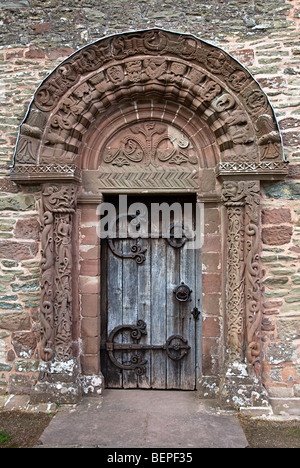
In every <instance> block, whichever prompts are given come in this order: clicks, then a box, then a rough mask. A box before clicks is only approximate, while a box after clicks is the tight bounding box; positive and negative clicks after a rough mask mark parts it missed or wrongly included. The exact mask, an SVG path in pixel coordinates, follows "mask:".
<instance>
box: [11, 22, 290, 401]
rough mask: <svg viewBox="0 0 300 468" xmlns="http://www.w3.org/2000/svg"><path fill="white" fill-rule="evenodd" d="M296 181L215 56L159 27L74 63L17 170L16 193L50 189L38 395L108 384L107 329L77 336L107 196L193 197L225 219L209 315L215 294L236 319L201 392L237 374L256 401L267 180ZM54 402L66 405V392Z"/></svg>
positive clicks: (239, 74) (63, 67)
mask: <svg viewBox="0 0 300 468" xmlns="http://www.w3.org/2000/svg"><path fill="white" fill-rule="evenodd" d="M285 174H286V162H285V160H284V154H283V147H282V143H281V136H280V132H279V129H278V125H277V121H276V117H275V114H274V111H273V109H272V107H271V105H270V103H269V100H268V98H267V96H266V95H265V93H264V92H263V91H262V89H261V87H260V86H259V84H258V83H257V82H256V81H255V80H254V78H253V77H252V76H251V74H250V73H249V72H248V71H247V70H246V69H245V68H244V67H243V66H242V65H241V64H240V63H239V62H237V61H236V60H235V59H233V57H231V56H230V55H229V54H227V53H226V52H224V51H223V50H221V49H219V48H217V47H216V46H213V45H210V44H208V43H206V42H204V41H202V40H201V39H199V38H196V37H194V36H192V35H186V34H179V33H173V32H169V31H164V30H161V29H151V30H146V31H136V32H127V33H124V34H117V35H114V36H111V37H106V38H103V39H101V40H99V41H96V42H95V43H93V44H90V45H88V46H86V47H84V48H83V49H81V50H79V51H78V52H76V53H74V54H73V55H71V56H70V57H69V58H68V59H66V60H64V61H63V62H62V63H61V64H60V65H59V66H58V67H57V68H56V69H55V70H54V71H53V72H52V73H51V74H50V75H49V76H48V77H47V78H46V79H45V80H44V81H43V83H42V84H41V85H40V87H39V88H38V89H37V91H36V92H35V94H34V97H33V100H32V102H31V104H30V107H29V109H28V112H27V114H26V117H25V119H24V121H23V123H22V125H21V126H20V131H19V136H18V141H17V145H16V149H15V155H14V163H13V167H12V171H11V177H12V179H13V180H15V181H16V182H18V183H24V184H28V183H32V184H36V183H39V184H41V185H42V198H43V210H42V237H41V243H42V263H41V288H42V294H41V328H42V340H41V347H40V350H41V361H42V364H41V368H42V370H43V376H45V375H48V376H50V377H49V378H48V380H47V379H44V380H43V381H41V383H40V387H39V388H37V395H39V392H41V393H43V395H44V396H43V398H45V394H47V392H48V394H49V398H53V392H54V387H55V385H53V382H54V381H55V379H54V377H53V376H54V375H55V376H56V379H57V381H58V382H59V385H60V387H59V388H60V389H61V383H62V382H64V383H65V387H67V386H68V385H69V383H70V379H69V378H66V376H65V373H68V375H70V373H71V374H72V379H73V380H72V379H71V380H72V381H73V383H74V388H75V387H76V389H75V390H74V394H76V395H77V394H78V393H79V392H80V391H79V387H80V386H81V385H82V382H83V381H84V380H85V381H86V382H87V381H88V384H87V385H86V387H88V388H89V389H91V388H96V387H97V384H92V383H91V382H92V381H93V382H95V376H96V375H100V374H101V369H100V364H99V350H100V329H99V330H98V331H97V334H95V335H93V336H92V337H91V336H83V335H82V334H81V331H80V330H82V329H84V327H83V326H81V327H80V326H79V325H78V324H79V323H80V320H82V323H84V320H85V315H84V310H83V309H84V307H86V308H87V309H88V308H89V307H90V305H91V303H93V304H95V303H96V302H97V301H98V302H99V294H100V292H99V284H98V283H96V282H95V281H94V282H90V283H89V281H88V280H86V278H88V275H87V274H82V273H80V271H81V270H78V268H77V267H78V265H77V264H76V261H77V260H76V258H77V257H76V252H78V249H80V241H79V235H78V225H79V224H80V220H79V221H78V219H79V218H80V215H81V214H82V213H84V210H86V212H89V214H90V215H91V212H92V211H94V212H95V210H94V207H95V203H99V202H101V200H102V197H103V196H104V197H105V195H109V194H120V193H124V194H134V193H135V194H137V193H138V194H144V193H147V194H194V196H196V197H197V201H198V203H204V206H205V207H206V208H205V209H207V213H208V214H209V216H214V222H215V223H216V225H217V229H218V236H217V237H218V238H217V244H218V245H219V247H218V249H217V250H214V248H215V247H213V249H212V250H208V251H206V252H205V253H206V254H212V255H214V258H216V254H217V256H218V258H219V265H221V269H220V268H219V269H218V274H217V275H215V276H213V275H212V277H211V278H210V281H208V275H209V274H210V273H211V272H210V273H208V274H207V276H205V273H206V272H204V273H203V272H202V273H203V275H204V276H203V281H202V284H203V291H202V294H203V295H204V296H209V298H210V300H211V302H210V303H211V304H212V302H213V300H212V295H213V294H214V301H215V303H217V299H218V304H220V301H221V302H222V304H223V305H222V307H223V308H224V314H223V317H222V320H223V322H222V327H220V330H219V338H218V339H219V344H218V346H219V347H218V352H217V353H216V354H218V355H221V354H222V358H221V357H220V361H219V362H218V363H217V365H214V371H212V367H213V366H211V367H210V369H209V371H208V372H207V374H205V372H202V375H201V376H198V378H199V382H200V380H201V385H202V387H203V388H206V389H208V388H209V387H212V385H211V382H212V380H213V381H214V386H216V382H217V381H220V376H225V378H224V379H223V389H222V391H221V389H219V390H220V394H222V395H225V396H226V397H225V399H226V401H227V400H228V401H233V400H232V397H233V393H232V392H236V391H237V390H236V385H239V386H242V385H244V386H246V387H247V392H248V396H247V399H248V400H247V401H252V400H251V393H252V392H253V390H254V389H255V391H260V390H259V389H261V387H260V385H261V380H260V379H261V359H260V356H261V333H260V329H261V314H262V312H261V299H260V297H261V291H262V288H261V284H260V278H261V273H260V266H259V249H260V229H259V222H260V221H259V220H260V211H259V204H260V181H264V180H273V179H278V178H281V177H283V176H284V175H285ZM221 213H222V217H221ZM216 219H217V220H218V221H216ZM221 219H222V222H221ZM92 221H93V222H96V218H94V219H93V220H91V218H90V219H89V222H92ZM210 234H211V232H210V231H209V230H208V232H207V236H208V237H207V242H208V243H209V242H211V244H212V241H213V240H216V235H215V233H214V236H215V237H214V239H213V238H209V235H210ZM85 244H86V242H85ZM93 245H94V247H95V249H96V250H95V251H94V255H95V257H94V258H90V259H88V260H89V261H95V263H99V258H100V243H99V239H97V237H96V236H94V240H93V241H90V244H89V246H91V247H93ZM74 252H75V257H74ZM77 256H78V254H77ZM74 258H75V261H74ZM211 258H212V257H211ZM212 264H213V263H212ZM89 265H90V264H89ZM80 268H81V267H80ZM86 270H87V267H86ZM86 270H85V271H86ZM99 276H100V274H99V271H98V270H97V274H95V275H94V277H99ZM216 278H217V281H216V282H217V283H218V288H219V289H218V290H215V289H212V284H211V282H212V281H213V280H215V279H216ZM204 280H205V281H204ZM78 284H79V286H78ZM91 285H92V286H91ZM90 288H93V289H92V290H91V289H90ZM205 288H207V289H205ZM91 292H92V296H93V298H92V299H91ZM206 298H207V297H206ZM93 301H94V302H93ZM207 303H208V301H207ZM94 318H95V323H98V322H99V320H98V318H97V317H94ZM97 320H98V322H97ZM86 322H87V320H86ZM74 323H76V327H75V326H74ZM97 327H98V328H99V325H97ZM74 328H76V329H74ZM222 330H224V333H223V331H222ZM93 333H94V331H93ZM87 335H88V333H87ZM96 335H97V339H96V341H95V338H96ZM223 336H225V339H224V340H223V338H222V337H223ZM204 337H205V335H204ZM90 338H92V339H90ZM208 338H210V336H208ZM79 342H80V345H79ZM95 342H96V345H95ZM74 343H75V345H74ZM82 343H83V346H82ZM220 343H222V352H221V351H220ZM94 346H96V349H97V350H98V351H97V352H95V351H94V352H93V353H92V351H91V350H92V349H94ZM92 354H93V359H94V360H93V359H90V356H91V355H92ZM208 355H209V353H208ZM208 357H210V356H208ZM221 361H222V362H221ZM62 363H68V365H69V367H68V366H66V365H62ZM95 363H96V364H95ZM241 368H242V369H243V372H244V370H245V369H246V371H245V372H246V373H244V374H243V372H242V373H241ZM65 369H66V370H65ZM84 369H85V370H84ZM216 369H217V370H216ZM228 369H230V371H229V372H228ZM64 372H65V373H64ZM239 372H240V373H241V374H239ZM242 375H247V379H244V381H243V379H242V378H241V376H242ZM93 379H94V380H93ZM96 381H97V379H96ZM98 383H99V381H98ZM99 386H100V387H101V383H100V384H99ZM55 392H56V393H58V394H59V395H60V398H62V392H59V391H58V385H56V389H55ZM203 393H205V392H203ZM51 395H52V396H51ZM249 395H250V396H249ZM244 404H247V403H245V401H244Z"/></svg>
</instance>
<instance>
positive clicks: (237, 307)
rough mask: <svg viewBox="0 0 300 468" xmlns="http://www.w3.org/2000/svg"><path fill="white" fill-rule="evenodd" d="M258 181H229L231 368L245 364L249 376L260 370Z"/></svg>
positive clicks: (226, 190) (226, 189)
mask: <svg viewBox="0 0 300 468" xmlns="http://www.w3.org/2000/svg"><path fill="white" fill-rule="evenodd" d="M259 192H260V183H259V181H246V182H244V181H239V182H235V181H233V182H231V181H226V182H224V184H223V192H222V200H223V202H224V205H225V206H226V208H227V218H228V223H227V225H228V233H227V284H226V295H227V301H226V302H227V310H226V319H227V328H228V335H227V336H228V342H227V346H228V361H229V362H228V365H229V366H230V365H232V364H233V363H234V362H244V360H245V359H246V362H247V366H248V371H249V375H250V374H251V373H252V370H254V372H255V375H256V376H258V375H259V374H260V371H261V341H260V329H261V313H262V312H261V289H262V288H261V284H260V283H261V272H260V266H259V240H260V239H259V218H260V216H259V213H260V206H259V202H260V196H259Z"/></svg>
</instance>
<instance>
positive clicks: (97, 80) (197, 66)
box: [12, 29, 283, 180]
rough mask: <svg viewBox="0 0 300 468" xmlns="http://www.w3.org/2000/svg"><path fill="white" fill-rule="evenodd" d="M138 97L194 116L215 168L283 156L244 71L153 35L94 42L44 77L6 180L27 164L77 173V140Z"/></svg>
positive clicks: (213, 53)
mask: <svg viewBox="0 0 300 468" xmlns="http://www.w3.org/2000/svg"><path fill="white" fill-rule="evenodd" d="M139 99H142V100H143V102H145V100H147V99H148V100H149V102H150V101H153V100H157V101H159V102H161V101H162V100H163V101H165V102H168V101H170V102H176V103H178V104H179V105H180V106H181V107H182V109H188V110H189V111H190V112H192V114H193V115H196V116H198V117H201V119H202V120H203V121H205V122H206V123H207V125H208V126H209V128H210V129H211V131H212V132H213V133H214V136H215V139H216V143H217V145H218V147H219V151H220V162H232V161H234V162H238V163H245V162H256V163H259V162H261V161H281V160H282V158H283V154H282V145H281V138H280V134H279V130H278V125H277V122H276V119H275V117H274V113H273V110H272V108H271V106H270V104H269V102H268V99H267V97H266V96H265V94H264V93H263V91H262V90H261V88H260V86H259V85H258V83H257V82H256V81H255V80H254V79H253V77H252V76H251V75H250V74H249V72H248V71H247V70H246V69H244V68H243V67H242V66H241V65H240V64H239V63H238V62H237V61H235V60H234V59H233V58H232V57H231V56H230V55H228V54H226V53H225V52H224V51H222V50H220V49H218V48H216V47H215V46H212V45H209V44H207V43H206V42H203V41H201V40H200V39H197V38H195V37H193V36H190V35H183V34H176V33H170V32H167V31H163V30H159V29H155V30H150V31H140V32H133V33H126V34H121V35H116V36H113V37H109V38H104V39H101V40H99V41H97V42H95V43H94V44H92V45H89V46H86V47H84V48H83V49H82V50H80V51H78V52H77V53H75V54H73V55H72V56H71V57H69V58H68V59H67V60H65V61H64V62H63V63H62V64H60V65H59V66H58V67H57V68H56V69H55V71H54V72H53V73H52V74H51V75H49V77H48V78H46V80H45V81H44V82H43V83H42V85H41V86H40V87H39V88H38V90H37V92H36V93H35V96H34V100H33V102H32V104H31V107H30V109H29V111H28V113H27V116H26V119H25V120H24V122H23V124H22V126H21V128H20V135H19V139H18V144H17V147H16V152H15V165H14V169H13V171H12V176H13V177H14V178H15V179H16V180H21V179H22V176H23V174H24V177H25V178H26V175H27V174H28V171H30V170H29V169H28V166H31V165H35V166H38V167H41V168H43V167H44V166H47V165H49V164H61V165H65V164H75V165H77V166H78V167H80V166H81V164H80V160H79V159H78V155H79V154H80V153H81V152H82V142H83V140H84V138H85V135H86V134H87V132H88V131H89V129H90V128H92V126H93V125H94V124H95V122H97V121H99V119H101V117H102V116H105V115H106V114H107V112H108V110H109V109H111V108H116V107H118V106H120V104H122V103H126V102H130V103H132V102H135V101H136V102H138V101H139ZM149 111H150V109H149ZM192 118H193V117H192ZM148 120H149V124H148V125H150V124H151V121H152V122H153V119H151V115H149V117H148ZM136 122H138V120H136ZM132 123H134V122H132ZM127 148H128V145H127ZM119 150H120V148H119ZM182 153H183V152H181V156H179V153H178V152H177V161H179V160H180V158H182ZM127 154H128V153H127ZM127 159H128V158H127ZM174 160H175V156H174ZM44 174H45V171H44V170H43V169H41V176H39V174H38V173H37V172H36V173H32V172H31V173H30V177H31V178H32V179H33V178H37V179H38V178H39V177H40V178H43V176H44Z"/></svg>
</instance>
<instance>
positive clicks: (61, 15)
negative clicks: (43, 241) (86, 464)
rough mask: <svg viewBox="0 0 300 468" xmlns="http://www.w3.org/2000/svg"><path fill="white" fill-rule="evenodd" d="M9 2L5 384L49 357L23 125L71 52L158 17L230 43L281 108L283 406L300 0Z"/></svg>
mask: <svg viewBox="0 0 300 468" xmlns="http://www.w3.org/2000/svg"><path fill="white" fill-rule="evenodd" d="M0 7H1V11H0V104H1V113H0V114H1V115H0V144H1V146H0V239H1V244H0V394H5V393H7V392H10V393H29V392H30V389H31V388H32V386H33V385H34V383H35V381H36V378H37V364H38V361H37V352H36V346H37V342H38V338H39V320H38V313H39V278H40V276H39V260H40V254H39V248H40V245H39V217H38V204H39V200H40V192H39V189H38V188H37V187H36V188H34V187H30V189H29V188H28V189H21V188H20V187H18V186H17V185H16V184H14V183H13V182H11V181H10V179H9V167H10V165H11V163H12V159H13V152H14V145H15V142H16V139H17V135H18V126H19V124H20V123H21V121H22V119H23V118H24V116H25V113H26V109H27V106H28V104H29V102H30V100H31V98H32V96H33V93H34V91H35V89H36V88H37V86H38V85H39V84H40V82H41V81H42V80H43V78H45V77H46V76H47V74H48V73H50V71H52V70H53V69H54V68H55V66H56V65H57V64H58V63H60V62H61V61H62V60H63V59H64V58H65V57H67V56H68V55H70V54H71V53H72V52H74V51H75V50H77V49H78V48H80V47H82V46H84V45H86V44H87V43H90V42H91V41H93V40H96V39H99V38H100V37H102V36H104V35H107V34H112V33H115V32H121V31H127V30H135V29H143V28H150V27H155V26H156V27H162V28H165V29H169V30H173V31H178V32H188V33H192V34H195V35H197V36H199V37H200V38H202V39H204V40H207V41H208V42H211V43H213V44H216V45H218V46H220V47H222V48H223V49H225V50H226V51H227V52H229V53H230V54H232V55H233V56H234V57H235V58H237V59H238V60H239V61H240V62H241V63H242V64H243V65H244V66H246V67H247V68H248V69H249V70H250V71H251V72H252V73H253V75H254V76H255V78H256V79H257V80H258V81H259V83H260V84H261V86H262V88H263V89H264V91H265V92H266V93H267V95H268V96H269V99H270V102H271V104H272V105H273V107H274V109H275V112H276V115H277V118H278V121H279V125H280V128H281V130H282V136H283V143H284V148H285V153H286V157H287V158H288V160H289V161H290V165H289V174H288V177H287V178H286V180H285V181H284V182H277V183H270V184H265V186H264V187H263V189H262V239H263V251H262V263H263V268H264V271H265V273H264V286H265V292H264V318H263V334H264V349H263V358H264V374H263V377H264V383H265V385H266V387H267V389H268V392H269V394H270V396H271V397H272V399H273V403H274V405H278V408H279V411H280V410H281V409H282V407H281V406H280V404H281V403H284V404H287V405H288V404H289V403H287V401H286V399H289V401H290V402H291V401H294V400H293V399H294V398H297V397H298V398H300V347H299V344H300V260H299V259H300V149H299V145H300V137H299V127H300V98H299V96H300V39H299V37H300V36H299V25H300V1H299V0H293V1H279V0H268V1H267V2H264V1H257V0H251V1H249V0H247V1H243V0H239V1H234V0H206V1H197V2H196V1H193V0H185V1H179V0H166V1H160V0H147V1H140V0H135V2H132V1H131V0H128V1H126V0H116V1H114V2H111V1H106V0H102V1H101V2H100V1H98V0H81V1H80V0H73V1H72V2H71V1H69V0H66V1H64V2H63V5H62V2H59V1H58V0H44V1H37V0H13V1H8V0H6V1H2V2H1V1H0ZM298 408H299V403H298ZM286 409H287V408H286ZM290 411H291V412H292V411H293V408H292V406H291V409H290Z"/></svg>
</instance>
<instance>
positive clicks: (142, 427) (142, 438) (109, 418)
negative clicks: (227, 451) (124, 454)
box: [40, 390, 248, 448]
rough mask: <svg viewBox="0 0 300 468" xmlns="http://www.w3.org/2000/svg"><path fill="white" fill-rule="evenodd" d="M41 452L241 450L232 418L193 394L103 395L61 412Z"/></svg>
mask: <svg viewBox="0 0 300 468" xmlns="http://www.w3.org/2000/svg"><path fill="white" fill-rule="evenodd" d="M40 441H41V443H42V445H41V446H40V447H41V448H46V447H47V448H49V447H50V448H56V447H58V448H59V447H61V448H69V447H71V448H72V447H78V448H79V447H85V448H89V447H91V448H120V447H122V448H132V447H135V448H153V447H155V448H164V447H166V448H198V447H200V448H201V447H203V448H204V447H211V448H243V447H246V446H247V445H248V444H247V440H246V438H245V435H244V433H243V431H242V429H241V426H240V424H239V421H238V419H237V416H236V415H235V414H234V413H229V412H224V411H220V410H219V409H218V408H217V407H214V404H213V402H212V401H210V400H209V401H208V400H200V399H199V398H197V394H196V393H195V392H179V391H156V390H153V391H152V390H148V391H145V390H105V391H104V394H103V396H102V397H97V398H95V397H94V398H90V397H85V398H83V400H82V402H81V403H80V404H78V405H76V406H70V407H64V408H61V409H60V410H59V411H58V412H57V414H56V415H55V416H54V418H53V419H52V421H51V422H50V425H49V426H48V427H47V428H46V430H45V431H44V433H43V434H42V436H41V438H40Z"/></svg>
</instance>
